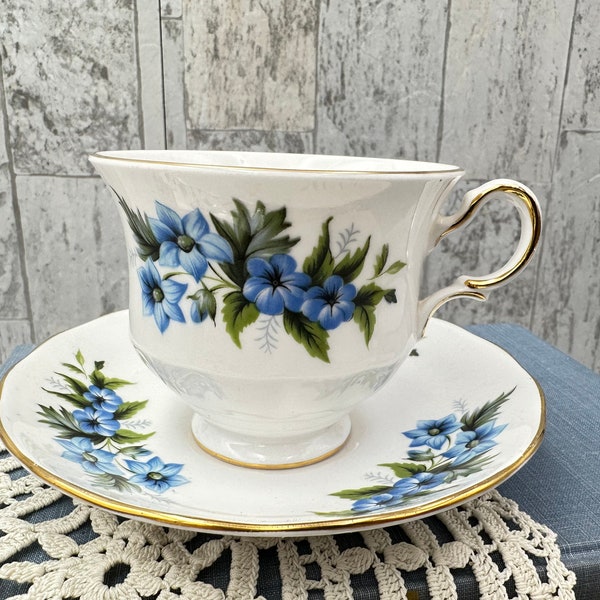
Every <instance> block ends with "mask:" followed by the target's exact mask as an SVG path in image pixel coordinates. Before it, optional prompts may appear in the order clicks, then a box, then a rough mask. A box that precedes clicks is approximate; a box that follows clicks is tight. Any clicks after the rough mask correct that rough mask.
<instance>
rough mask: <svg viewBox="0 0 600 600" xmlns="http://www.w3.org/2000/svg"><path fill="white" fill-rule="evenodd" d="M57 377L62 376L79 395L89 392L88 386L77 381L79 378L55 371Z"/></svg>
mask: <svg viewBox="0 0 600 600" xmlns="http://www.w3.org/2000/svg"><path fill="white" fill-rule="evenodd" d="M56 374H57V375H58V376H59V377H62V378H63V379H64V381H65V383H66V384H67V385H68V386H69V387H70V388H71V389H72V390H73V391H74V392H75V393H76V394H79V395H83V394H84V393H85V392H89V388H88V386H87V385H86V384H85V383H83V382H82V381H79V379H75V378H74V377H70V376H69V375H65V374H64V373H58V372H57V373H56Z"/></svg>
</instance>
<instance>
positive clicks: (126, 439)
mask: <svg viewBox="0 0 600 600" xmlns="http://www.w3.org/2000/svg"><path fill="white" fill-rule="evenodd" d="M153 435H154V431H151V432H150V433H136V432H135V431H131V430H130V429H119V430H118V431H117V432H116V433H115V434H114V435H112V436H111V438H110V439H111V440H112V441H113V442H114V443H115V444H135V443H137V442H143V441H144V440H147V439H148V438H149V437H152V436H153Z"/></svg>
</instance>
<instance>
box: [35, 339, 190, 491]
mask: <svg viewBox="0 0 600 600" xmlns="http://www.w3.org/2000/svg"><path fill="white" fill-rule="evenodd" d="M62 365H63V367H65V368H66V369H68V370H69V371H70V372H71V373H72V374H66V373H56V375H57V376H58V379H57V378H52V379H51V380H50V385H49V387H48V388H43V389H44V391H45V392H47V393H49V394H52V395H53V396H57V397H59V398H60V399H61V400H62V401H64V402H67V403H68V404H69V405H71V407H74V409H72V410H69V408H67V407H66V406H64V405H61V406H59V407H58V409H57V408H54V407H53V406H44V405H41V404H39V405H38V407H39V408H40V410H39V412H38V414H39V415H40V416H41V417H42V418H40V419H39V421H40V422H41V423H45V424H47V425H50V427H52V428H53V429H54V430H56V431H57V432H58V433H57V436H56V437H55V438H54V439H55V440H56V442H57V443H58V444H60V446H62V448H63V452H62V454H61V456H62V457H63V458H65V459H67V460H70V461H72V462H75V463H78V464H79V465H80V466H81V468H82V469H83V470H84V471H85V472H86V473H87V474H88V475H89V476H90V477H91V480H92V483H93V484H94V485H95V486H98V487H102V488H105V489H106V488H114V489H118V490H120V491H127V492H139V491H140V490H142V489H144V490H146V491H150V492H155V493H158V494H162V493H163V492H166V491H167V490H169V489H171V488H173V487H176V486H179V485H183V484H185V483H188V480H187V479H186V478H185V477H184V476H183V475H181V474H180V473H181V470H182V469H183V464H180V463H165V462H164V461H163V460H162V459H161V458H159V457H158V456H154V455H153V454H152V452H151V451H150V450H149V449H148V448H147V447H146V445H145V444H144V443H143V442H145V441H146V440H147V439H148V438H150V437H152V436H153V435H154V432H145V431H144V432H141V431H139V430H140V429H142V430H144V429H145V428H146V426H147V424H148V423H147V422H146V421H144V420H139V419H137V420H136V419H133V417H134V416H136V415H138V414H139V413H140V412H141V411H142V410H143V409H144V407H145V406H146V404H147V402H148V401H147V400H141V401H139V400H137V401H127V402H126V401H125V400H124V399H123V397H122V396H120V395H119V394H118V393H117V392H116V390H119V389H120V388H123V387H125V386H129V385H133V384H132V383H131V382H129V381H125V380H124V379H119V378H116V377H107V376H106V375H105V374H104V361H95V362H94V368H93V369H92V370H91V371H89V369H88V368H87V367H86V361H85V359H84V357H83V355H82V353H81V351H77V353H76V354H75V363H62Z"/></svg>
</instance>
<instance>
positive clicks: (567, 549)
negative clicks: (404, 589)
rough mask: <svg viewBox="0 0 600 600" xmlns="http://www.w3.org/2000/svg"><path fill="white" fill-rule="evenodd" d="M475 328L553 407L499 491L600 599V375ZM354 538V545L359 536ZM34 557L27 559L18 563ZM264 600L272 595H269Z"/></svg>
mask: <svg viewBox="0 0 600 600" xmlns="http://www.w3.org/2000/svg"><path fill="white" fill-rule="evenodd" d="M468 329H469V330H470V331H471V332H473V333H475V334H477V335H479V336H481V337H483V338H485V339H488V340H490V341H492V342H494V343H496V344H497V345H499V346H501V347H502V348H504V349H505V350H507V351H508V352H509V353H510V354H512V355H513V356H514V357H515V359H516V360H517V361H518V362H519V363H520V364H521V365H522V366H523V367H524V368H525V369H526V370H527V371H528V372H529V373H530V374H531V375H532V376H533V377H534V378H535V379H536V381H537V382H538V383H539V384H540V386H541V388H542V390H543V392H544V394H545V397H546V402H547V427H546V434H545V437H544V440H543V442H542V444H541V447H540V448H539V450H538V451H537V453H536V454H535V455H534V456H533V458H532V459H531V460H530V461H529V462H528V463H527V464H526V465H525V466H524V467H523V468H522V469H521V470H520V471H518V472H517V473H516V474H515V475H514V476H512V477H511V478H510V479H509V480H507V481H506V482H504V483H503V484H502V485H501V486H499V488H498V491H499V492H500V493H501V494H502V495H503V496H504V497H506V498H508V499H512V500H514V501H515V502H516V503H517V504H518V506H519V508H520V509H521V510H522V511H523V512H525V513H527V514H528V515H529V516H531V517H532V518H533V519H534V520H535V521H537V522H539V523H541V524H543V525H546V526H547V527H549V528H550V529H551V530H552V531H554V532H555V533H556V536H557V542H558V545H559V547H560V552H561V558H562V561H563V563H564V564H565V566H566V567H567V568H568V569H569V570H570V571H572V572H574V573H575V575H576V577H577V586H576V588H575V590H576V597H577V598H578V600H579V599H584V600H585V599H587V598H597V590H598V589H599V587H600V487H599V486H598V477H599V476H600V467H599V464H600V461H599V456H598V454H599V450H598V446H599V444H598V440H599V439H600V419H599V415H600V375H598V374H596V373H594V372H592V371H590V370H589V369H587V368H586V367H584V366H582V365H581V364H580V363H578V362H576V361H575V360H573V359H571V358H570V357H568V356H566V355H565V354H563V353H562V352H560V351H558V350H557V349H555V348H553V347H552V346H550V345H548V344H547V343H545V342H543V341H542V340H540V339H539V338H537V337H536V336H534V335H533V334H531V333H530V332H528V331H527V330H525V329H523V328H522V327H519V326H516V325H511V324H492V325H477V326H472V327H469V328H468ZM29 351H31V347H25V346H21V347H18V348H17V349H16V350H15V352H14V353H13V355H12V356H11V357H10V358H9V360H8V361H7V362H6V363H5V365H4V366H3V367H2V368H0V377H1V376H3V374H4V373H5V372H6V369H7V368H8V367H9V366H10V364H14V362H15V361H16V360H18V359H19V358H22V357H23V356H24V355H26V354H27V353H28V352H29ZM70 502H71V501H70V500H69V499H67V498H65V499H64V501H63V502H62V503H57V505H56V506H55V507H54V508H53V510H56V511H59V512H62V513H65V512H67V511H68V510H70V508H69V507H70V506H71V505H70ZM351 535H352V534H349V537H347V539H348V540H351V539H352V538H351ZM336 537H341V538H343V537H344V536H336ZM0 539H1V538H0ZM342 543H343V542H342ZM348 543H349V542H348ZM29 558H31V557H27V556H24V557H19V558H18V560H28V559H29ZM11 560H15V557H12V559H11ZM265 568H266V569H267V570H268V569H269V568H270V569H271V575H272V581H276V580H277V573H276V568H277V567H276V564H274V565H271V566H268V565H267V566H266V567H265ZM219 569H220V570H219ZM226 571H227V566H226V565H221V566H219V565H217V566H216V567H215V568H214V569H213V570H212V571H211V573H210V574H209V575H210V577H212V580H211V581H210V583H211V584H212V585H215V586H217V587H218V586H219V585H221V586H222V585H223V584H224V581H225V580H226V579H227V577H228V574H226ZM422 576H423V575H422V574H419V573H418V572H415V573H414V574H413V575H412V582H413V584H414V585H415V588H414V589H422V590H423V591H422V592H421V593H420V594H421V595H419V596H418V598H419V599H421V598H426V597H427V596H426V587H423V586H419V585H418V583H419V582H418V578H419V577H422ZM409 579H410V578H409ZM455 579H456V580H457V582H458V588H459V589H460V591H461V595H460V597H461V598H477V597H479V594H478V593H477V584H476V582H474V581H473V577H472V575H470V574H469V573H466V572H465V573H464V574H461V573H457V574H455ZM26 589H27V586H20V585H19V584H15V583H13V582H8V583H6V582H3V581H2V580H1V579H0V597H2V598H5V597H9V596H12V595H16V594H19V593H20V594H23V593H25V591H26ZM354 590H355V591H354V597H355V598H360V597H363V598H369V597H371V596H370V595H369V592H368V590H367V589H366V588H365V590H363V592H364V593H362V594H361V589H360V580H359V579H357V580H356V582H355V587H354ZM265 597H267V598H270V597H271V596H269V595H267V594H265ZM315 597H316V596H315ZM415 597H417V596H415Z"/></svg>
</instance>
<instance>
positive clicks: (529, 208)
mask: <svg viewBox="0 0 600 600" xmlns="http://www.w3.org/2000/svg"><path fill="white" fill-rule="evenodd" d="M498 194H502V197H503V198H504V199H505V200H507V201H508V202H509V203H510V204H512V205H513V206H514V207H515V208H516V209H517V211H518V213H519V219H520V223H521V236H520V239H519V243H518V245H517V248H516V249H515V252H514V253H513V255H512V256H511V257H510V259H509V260H508V261H507V262H506V264H505V265H503V266H502V267H501V268H500V269H498V270H497V271H494V272H493V273H490V274H489V275H485V276H483V277H474V276H470V275H462V276H460V277H457V278H456V279H455V280H454V282H452V283H451V284H450V285H448V286H446V287H444V288H442V289H441V290H438V291H437V292H434V293H432V294H431V295H430V296H427V297H426V298H423V300H420V301H419V305H418V311H417V319H418V327H419V329H418V331H419V332H422V331H423V329H424V328H425V326H426V325H427V321H428V320H429V318H430V317H431V315H432V314H433V313H434V312H435V311H436V310H437V309H438V308H439V307H440V306H442V304H444V303H446V302H447V301H448V300H451V299H453V298H474V299H476V300H481V301H483V300H487V297H488V294H489V291H490V290H493V289H495V288H497V287H500V286H501V285H504V284H505V283H506V282H507V281H509V280H510V279H511V278H512V277H514V276H516V275H517V274H518V273H520V272H521V271H522V270H523V269H524V268H525V266H526V265H527V263H528V262H529V261H530V260H531V257H532V255H533V251H534V250H535V248H536V246H537V244H538V242H539V239H540V234H541V231H542V215H541V210H540V205H539V203H538V200H537V198H536V197H535V195H534V194H533V192H532V191H531V190H530V189H529V188H527V187H526V186H524V185H523V184H521V183H518V182H517V181H512V180H510V179H494V180H493V181H489V182H488V183H484V184H483V185H482V186H480V187H478V188H476V189H474V190H471V191H470V192H467V193H466V194H465V196H464V198H463V201H462V205H461V207H460V209H459V210H458V212H457V213H456V214H454V215H451V216H448V217H445V216H441V217H438V219H437V220H436V223H435V225H434V227H433V239H434V240H435V242H434V244H433V246H432V248H433V247H435V246H436V245H437V244H438V242H439V241H440V240H441V239H442V238H444V237H446V236H447V235H448V234H449V233H452V232H453V231H455V230H456V229H458V228H459V227H462V226H463V225H465V224H467V223H469V222H470V221H471V219H472V218H473V217H474V216H475V213H476V212H477V211H478V210H479V208H481V207H482V206H483V205H484V204H485V203H486V202H487V201H488V200H490V199H491V198H492V197H493V196H495V195H498Z"/></svg>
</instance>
